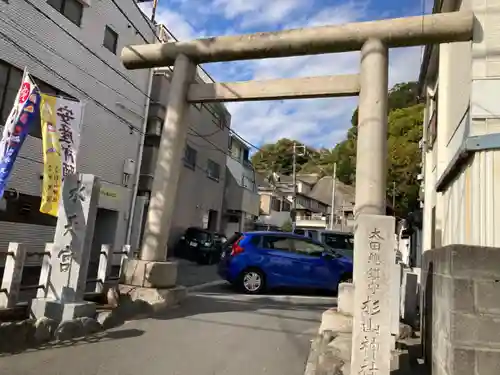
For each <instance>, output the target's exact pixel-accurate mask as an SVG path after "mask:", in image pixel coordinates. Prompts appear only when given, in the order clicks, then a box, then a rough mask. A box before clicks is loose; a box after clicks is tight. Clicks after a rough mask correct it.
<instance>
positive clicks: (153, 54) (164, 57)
mask: <svg viewBox="0 0 500 375" xmlns="http://www.w3.org/2000/svg"><path fill="white" fill-rule="evenodd" d="M473 25H474V13H473V12H471V11H459V12H450V13H438V14H432V15H426V16H415V17H405V18H395V19H387V20H380V21H369V22H359V23H348V24H344V25H331V26H320V27H311V28H304V29H292V30H283V31H277V32H262V33H255V34H246V35H235V36H221V37H214V38H206V39H196V40H192V41H187V42H175V43H163V44H159V43H156V44H142V45H132V46H127V47H124V48H123V50H122V55H121V59H122V62H123V64H124V65H125V67H126V68H127V69H147V68H154V67H162V66H171V65H173V64H174V61H175V59H176V57H177V56H178V55H179V54H184V55H186V56H188V57H189V58H191V59H192V60H193V61H195V62H196V63H198V64H200V63H207V62H218V61H235V60H252V59H264V58H271V57H289V56H303V55H317V54H324V53H336V52H348V51H357V50H360V49H361V47H362V46H363V44H364V43H365V42H366V41H367V40H368V39H380V40H381V41H383V42H384V43H385V44H386V45H387V46H388V47H389V48H391V47H409V46H417V45H426V44H439V43H451V42H463V41H470V40H471V39H472V31H473Z"/></svg>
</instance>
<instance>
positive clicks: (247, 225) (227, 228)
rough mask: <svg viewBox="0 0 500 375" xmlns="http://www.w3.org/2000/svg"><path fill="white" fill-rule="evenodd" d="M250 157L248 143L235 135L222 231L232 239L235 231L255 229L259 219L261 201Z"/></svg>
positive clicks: (229, 165) (231, 142)
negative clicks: (254, 226) (254, 225)
mask: <svg viewBox="0 0 500 375" xmlns="http://www.w3.org/2000/svg"><path fill="white" fill-rule="evenodd" d="M249 154H250V148H249V146H248V145H247V144H246V143H245V141H244V140H242V139H241V138H240V137H238V136H237V135H235V134H232V135H231V136H230V138H229V154H228V155H227V157H226V183H225V185H226V191H225V195H224V217H223V224H222V228H221V229H222V230H223V231H224V232H225V233H226V235H228V236H230V235H232V234H233V233H234V232H240V231H245V230H252V229H253V224H254V222H255V220H256V219H257V217H258V216H259V206H260V198H259V193H258V188H257V184H256V181H255V180H256V178H255V177H256V174H255V170H254V169H253V166H252V164H251V163H250V160H249Z"/></svg>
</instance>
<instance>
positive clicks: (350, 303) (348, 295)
mask: <svg viewBox="0 0 500 375" xmlns="http://www.w3.org/2000/svg"><path fill="white" fill-rule="evenodd" d="M337 297H338V298H337V306H338V311H339V312H340V313H342V314H345V315H351V316H352V315H353V313H354V284H353V283H340V284H339V290H338V296H337Z"/></svg>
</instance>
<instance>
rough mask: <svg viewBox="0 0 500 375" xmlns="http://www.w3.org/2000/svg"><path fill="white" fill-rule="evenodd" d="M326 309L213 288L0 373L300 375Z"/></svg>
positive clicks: (35, 353)
mask: <svg viewBox="0 0 500 375" xmlns="http://www.w3.org/2000/svg"><path fill="white" fill-rule="evenodd" d="M334 303H335V299H334V298H331V297H304V296H294V295H263V296H246V295H240V294H234V293H233V292H232V291H230V290H229V289H228V288H227V287H225V286H218V287H213V288H211V289H204V290H201V291H198V292H195V293H193V294H191V295H190V297H189V298H188V299H187V300H186V301H184V303H183V304H182V306H180V307H177V308H174V309H171V310H170V311H168V312H167V313H165V314H162V315H160V316H157V317H154V318H148V319H143V320H135V321H130V322H127V323H125V324H124V325H123V326H121V327H119V328H116V329H114V330H111V331H108V332H107V333H105V334H104V336H103V337H100V338H98V339H95V340H87V341H79V342H74V343H71V344H68V345H65V346H53V347H48V348H46V349H42V350H31V351H28V352H24V353H20V354H16V355H9V356H3V357H0V374H9V375H35V374H36V375H39V374H50V375H63V374H64V375H67V374H72V375H115V374H116V375H138V374H139V375H193V374H197V375H260V374H271V375H281V374H283V375H302V374H303V373H304V368H305V362H306V360H307V356H308V353H309V348H310V340H311V339H312V337H313V336H314V335H315V333H316V332H317V329H318V327H319V323H320V316H321V313H322V312H323V311H324V310H325V309H327V308H329V307H331V306H332V305H333V304H334Z"/></svg>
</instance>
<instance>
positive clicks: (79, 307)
mask: <svg viewBox="0 0 500 375" xmlns="http://www.w3.org/2000/svg"><path fill="white" fill-rule="evenodd" d="M95 315H96V305H95V303H93V302H87V301H81V302H61V301H57V300H53V299H49V298H35V299H33V300H32V301H31V316H33V317H34V318H36V319H38V318H42V317H46V318H50V319H53V320H55V321H56V322H62V321H65V320H73V319H76V318H84V317H86V318H95Z"/></svg>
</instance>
